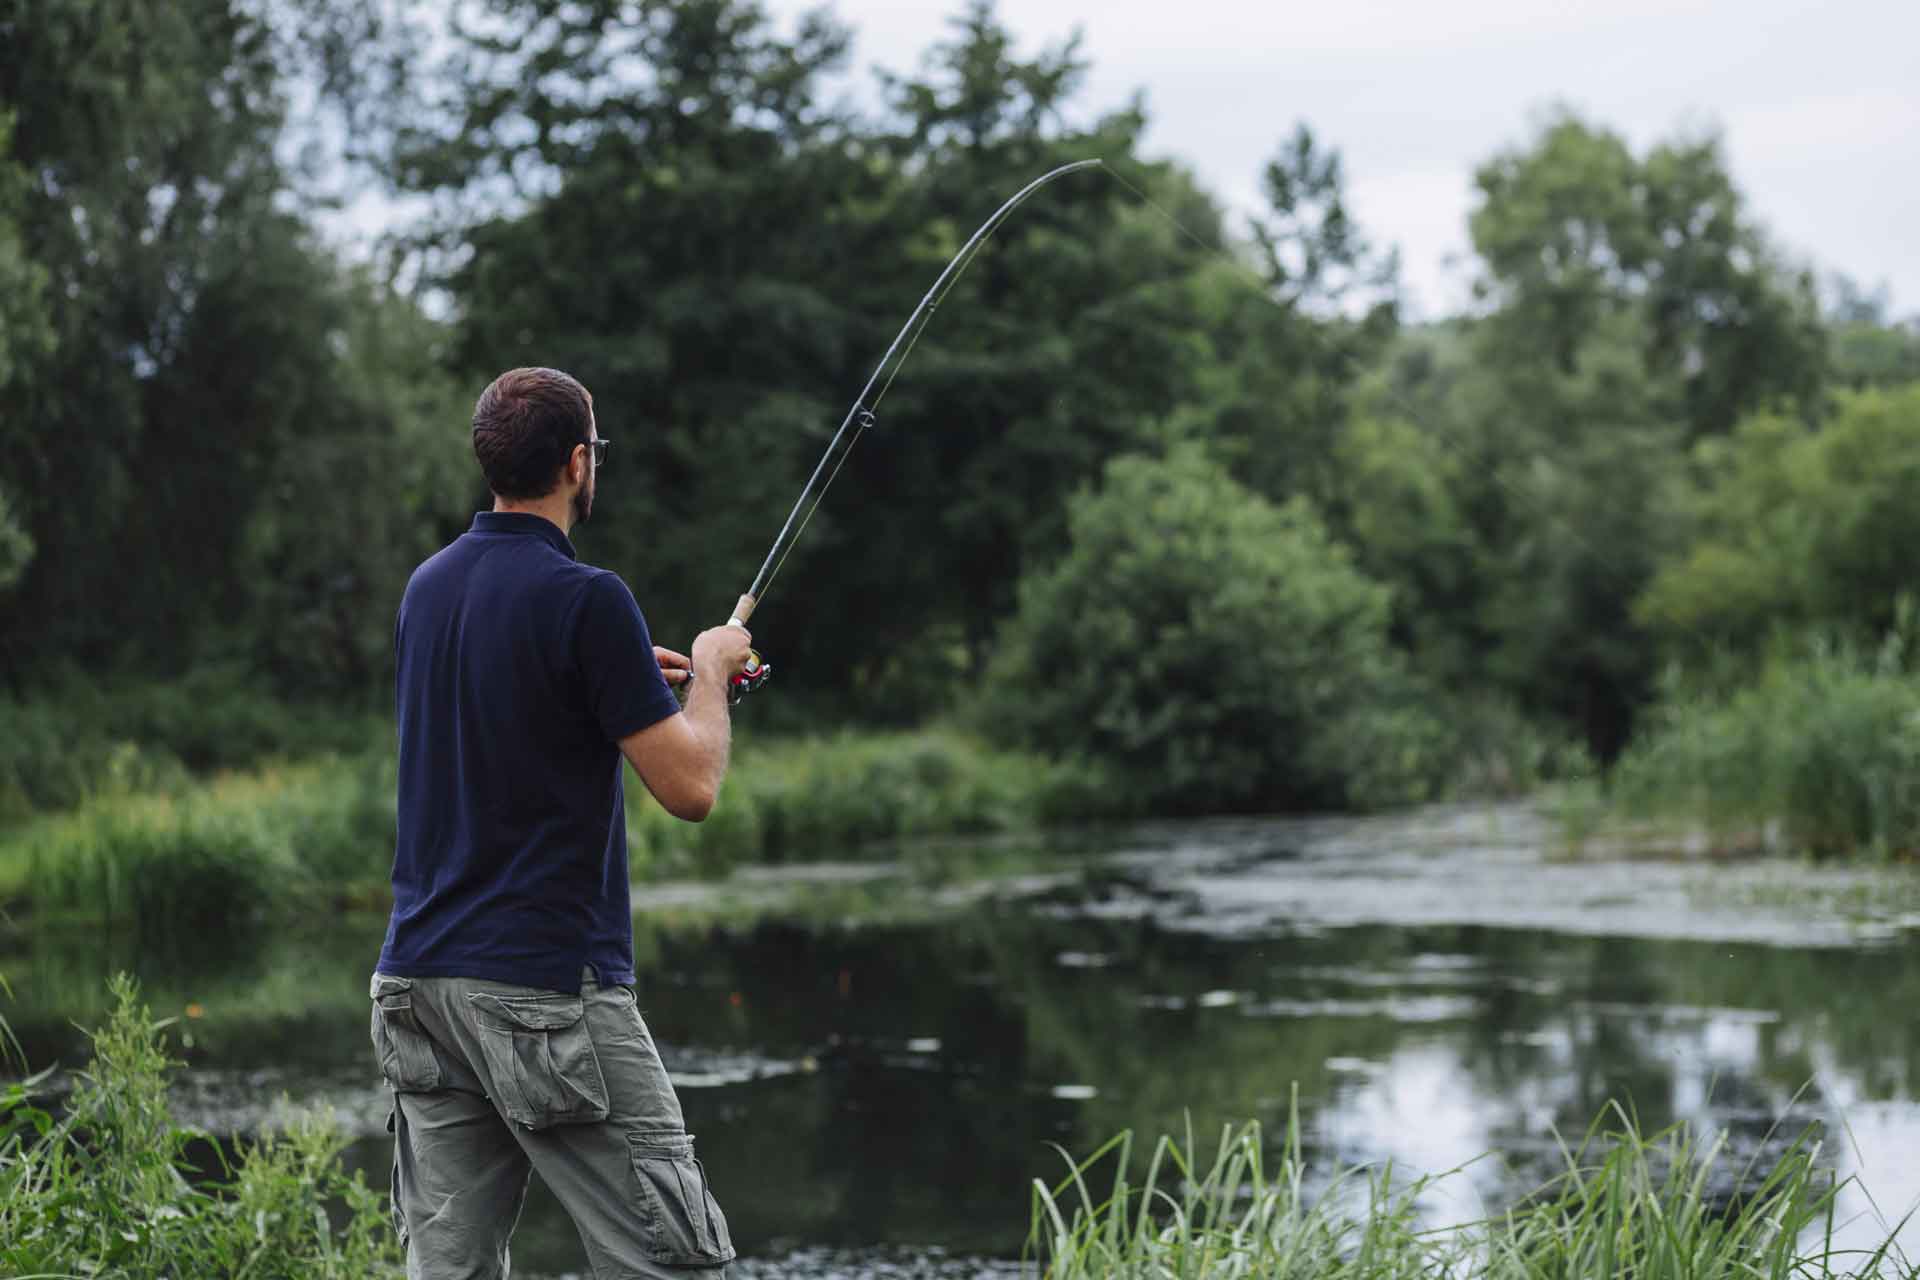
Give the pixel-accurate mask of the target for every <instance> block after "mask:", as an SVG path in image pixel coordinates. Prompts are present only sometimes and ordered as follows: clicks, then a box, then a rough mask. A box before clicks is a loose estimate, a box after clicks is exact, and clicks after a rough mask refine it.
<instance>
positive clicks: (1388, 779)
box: [981, 451, 1445, 813]
mask: <svg viewBox="0 0 1920 1280" xmlns="http://www.w3.org/2000/svg"><path fill="white" fill-rule="evenodd" d="M1069 526H1070V530H1071V545H1070V547H1069V549H1068V551H1067V553H1066V554H1065V556H1063V557H1062V558H1061V559H1060V560H1059V561H1058V562H1057V563H1055V564H1053V565H1052V566H1050V567H1047V568H1044V569H1041V570H1039V571H1037V572H1034V573H1032V574H1030V575H1029V576H1028V577H1027V578H1026V580H1024V581H1023V582H1022V583H1021V585H1020V592H1019V600H1020V603H1019V609H1018V612H1017V614H1016V615H1015V617H1014V618H1013V619H1012V621H1011V622H1010V623H1009V624H1008V625H1007V627H1006V628H1005V630H1004V632H1003V634H1002V637H1001V651H1000V655H999V658H998V660H997V662H996V665H995V666H994V668H993V670H992V671H991V681H990V685H989V687H988V689H987V690H986V691H985V693H984V694H983V697H982V707H981V714H982V718H983V720H984V722H985V724H986V725H987V726H988V727H989V728H990V729H991V730H994V731H998V732H1001V733H1003V734H1005V735H1006V736H1007V737H1009V738H1010V739H1012V740H1014V741H1017V742H1020V743H1023V744H1025V745H1027V746H1029V747H1032V748H1036V749H1038V750H1040V751H1042V752H1045V753H1047V754H1050V755H1055V756H1069V755H1071V756H1079V757H1084V758H1088V759H1092V760H1095V761H1097V762H1099V764H1100V765H1101V766H1102V767H1103V768H1104V769H1107V770H1109V771H1110V772H1111V774H1112V776H1113V778H1114V780H1115V782H1116V784H1117V785H1118V786H1120V787H1121V788H1122V789H1123V791H1124V792H1125V793H1126V796H1127V799H1128V801H1129V802H1130V803H1132V804H1133V805H1135V806H1137V807H1140V808H1145V809H1147V810H1150V811H1153V812H1162V813H1165V812H1176V813H1177V812H1200V811H1209V810H1249V809H1291V808H1300V807H1308V806H1316V807H1343V806H1370V805H1377V804H1387V803H1399V802H1404V801H1410V800H1417V799H1421V798H1423V797H1424V796H1425V795H1426V794H1428V792H1429V791H1430V789H1431V786H1432V783H1433V781H1434V779H1435V777H1436V776H1437V773H1438V766H1439V763H1440V761H1441V760H1442V759H1443V758H1444V755H1445V744H1444V739H1443V734H1442V731H1441V726H1440V725H1439V724H1438V722H1437V721H1436V720H1435V719H1434V718H1433V717H1432V716H1431V715H1430V714H1429V713H1428V712H1426V711H1425V710H1424V709H1423V701H1424V700H1423V698H1422V697H1421V690H1420V689H1419V688H1418V687H1417V686H1416V685H1415V683H1414V682H1413V680H1412V679H1411V678H1410V676H1409V675H1408V674H1407V672H1406V670H1405V669H1404V667H1403V665H1402V664H1401V662H1400V660H1399V658H1398V656H1397V655H1396V654H1395V653H1394V651H1393V650H1392V649H1391V648H1390V647H1389V645H1388V642H1387V614H1388V592H1387V589H1386V588H1385V587H1383V586H1381V585H1379V584H1378V583H1375V582H1373V581H1371V580H1370V579H1368V578H1367V577H1365V576H1364V575H1363V574H1361V573H1360V572H1359V571H1358V570H1357V569H1356V568H1354V566H1353V564H1352V562H1351V557H1350V556H1349V554H1348V553H1347V551H1346V550H1345V548H1343V547H1342V546H1340V545H1339V544H1338V543H1336V542H1335V541H1334V540H1333V538H1332V537H1331V536H1330V535H1329V534H1328V532H1327V529H1326V527H1325V525H1324V524H1323V523H1322V522H1321V520H1320V518H1319V516H1318V515H1317V514H1316V513H1315V512H1314V510H1313V508H1312V507H1311V506H1310V505H1309V504H1308V503H1307V502H1306V501H1305V500H1303V499H1296V500H1295V501H1293V502H1290V503H1288V504H1287V505H1285V506H1283V507H1275V506H1273V505H1272V504H1270V503H1268V502H1266V501H1265V500H1264V499H1262V498H1260V497H1259V496H1257V495H1255V494H1253V493H1251V492H1249V491H1248V490H1246V489H1245V488H1243V487H1242V486H1241V485H1239V484H1238V483H1236V482H1235V481H1234V480H1233V478H1232V477H1231V476H1229V475H1228V474H1227V473H1226V472H1225V471H1224V470H1222V469H1220V467H1219V466H1218V465H1216V464H1215V463H1213V462H1210V461H1208V460H1206V459H1205V458H1203V457H1201V456H1199V455H1198V454H1196V453H1193V452H1188V451H1180V452H1176V453H1174V454H1173V455H1172V456H1170V457H1168V458H1166V459H1164V460H1160V459H1151V458H1144V457H1126V458H1120V459H1117V460H1115V461H1114V462H1113V463H1111V464H1110V465H1109V466H1108V468H1107V471H1106V476H1105V483H1104V486H1103V488H1102V489H1101V490H1100V491H1099V492H1097V493H1082V494H1081V495H1079V496H1078V497H1076V498H1075V499H1074V501H1073V503H1072V506H1071V509H1070V511H1069Z"/></svg>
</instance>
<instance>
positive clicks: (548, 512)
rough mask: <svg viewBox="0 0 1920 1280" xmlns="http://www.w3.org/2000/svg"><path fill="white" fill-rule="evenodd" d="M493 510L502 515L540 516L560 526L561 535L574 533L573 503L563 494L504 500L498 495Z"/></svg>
mask: <svg viewBox="0 0 1920 1280" xmlns="http://www.w3.org/2000/svg"><path fill="white" fill-rule="evenodd" d="M493 509H494V510H495V511H498V512H502V513H506V512H512V513H514V514H516V515H523V516H539V517H541V518H542V519H544V520H548V521H551V522H552V523H553V524H556V525H558V526H559V527H560V532H561V533H564V534H572V532H573V503H572V502H570V501H569V500H568V499H567V498H566V497H565V496H564V495H562V494H550V495H548V496H547V497H544V498H502V497H499V496H497V495H496V496H495V497H494V500H493Z"/></svg>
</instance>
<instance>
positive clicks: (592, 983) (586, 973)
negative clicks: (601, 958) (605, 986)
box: [580, 964, 600, 991]
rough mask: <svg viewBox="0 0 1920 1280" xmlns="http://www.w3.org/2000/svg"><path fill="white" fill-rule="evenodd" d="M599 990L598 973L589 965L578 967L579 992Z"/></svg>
mask: <svg viewBox="0 0 1920 1280" xmlns="http://www.w3.org/2000/svg"><path fill="white" fill-rule="evenodd" d="M599 989H600V971H599V970H597V969H595V968H594V967H593V966H592V965H591V964H583V965H581V966H580V990H582V991H597V990H599Z"/></svg>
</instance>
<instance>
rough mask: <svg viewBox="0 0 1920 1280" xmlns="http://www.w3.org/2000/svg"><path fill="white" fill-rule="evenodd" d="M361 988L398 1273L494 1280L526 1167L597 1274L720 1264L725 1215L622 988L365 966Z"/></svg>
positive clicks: (600, 1277) (705, 1276)
mask: <svg viewBox="0 0 1920 1280" xmlns="http://www.w3.org/2000/svg"><path fill="white" fill-rule="evenodd" d="M370 994H371V996H372V999H373V1044H374V1051H375V1052H376V1054H377V1055H378V1056H379V1059H380V1072H381V1074H382V1075H383V1076H385V1077H386V1081H387V1085H388V1087H389V1088H391V1089H392V1091H393V1111H392V1114H391V1115H390V1117H389V1119H388V1127H389V1128H390V1129H392V1131H393V1138H394V1143H393V1207H394V1218H395V1225H396V1226H397V1227H398V1229H399V1232H400V1240H401V1244H402V1246H403V1247H404V1248H405V1250H406V1254H407V1276H408V1280H469V1278H471V1280H504V1277H506V1276H507V1274H508V1266H509V1263H508V1254H507V1241H508V1238H509V1237H510V1236H511V1235H512V1234H513V1228H514V1224H515V1222H516V1221H517V1220H518V1218H519V1216H520V1208H521V1205H522V1203H523V1202H524V1200H525V1197H526V1189H527V1175H528V1172H529V1170H531V1169H537V1170H539V1172H540V1177H541V1180H542V1181H544V1182H545V1183H546V1185H547V1186H548V1188H549V1189H551V1190H552V1192H553V1194H554V1196H555V1198H556V1199H558V1200H559V1201H560V1203H561V1205H562V1206H563V1207H564V1208H565V1209H566V1211H567V1213H568V1215H569V1216H571V1217H572V1219H573V1223H574V1226H575V1227H576V1228H578V1230H579V1232H580V1239H581V1242H582V1243H583V1244H584V1245H585V1246H586V1251H587V1259H588V1262H589V1263H590V1264H591V1266H592V1268H593V1274H594V1276H595V1277H596V1278H597V1280H669V1278H670V1280H721V1278H723V1277H724V1276H725V1275H726V1264H727V1263H728V1262H730V1261H731V1260H732V1259H733V1257H734V1250H733V1243H732V1240H731V1238H730V1237H729V1235H728V1232H727V1220H726V1218H725V1216H724V1215H722V1213H721V1212H720V1206H719V1205H718V1204H717V1203H715V1201H714V1198H713V1195H712V1193H711V1192H710V1191H708V1189H707V1180H706V1173H705V1171H704V1170H703V1169H702V1168H701V1165H700V1162H699V1161H698V1160H696V1159H695V1158H694V1155H693V1135H692V1134H689V1133H688V1132H687V1131H686V1123H685V1121H684V1120H683V1119H682V1117H681V1113H680V1100H679V1099H678V1098H677V1097H675V1096H674V1092H673V1084H672V1082H671V1081H670V1080H668V1078H667V1073H666V1069H665V1068H664V1067H663V1066H661V1063H660V1054H659V1052H658V1051H657V1050H656V1049H655V1048H654V1044H653V1037H652V1036H651V1035H649V1034H648V1032H647V1027H646V1023H645V1022H643V1021H642V1020H641V1017H640V1012H639V1010H638V1008H636V1007H635V1003H634V995H633V991H632V989H630V988H628V987H621V986H612V987H602V986H600V985H599V984H598V983H597V982H594V981H592V970H591V969H589V970H588V972H587V975H586V977H584V978H583V980H582V985H581V990H580V994H579V995H569V994H566V993H564V992H558V991H544V990H539V989H536V988H532V987H518V986H512V985H509V984H507V983H503V982H488V981H484V980H481V979H474V978H402V977H396V976H393V975H391V974H384V973H376V974H374V975H373V982H372V986H371V991H370Z"/></svg>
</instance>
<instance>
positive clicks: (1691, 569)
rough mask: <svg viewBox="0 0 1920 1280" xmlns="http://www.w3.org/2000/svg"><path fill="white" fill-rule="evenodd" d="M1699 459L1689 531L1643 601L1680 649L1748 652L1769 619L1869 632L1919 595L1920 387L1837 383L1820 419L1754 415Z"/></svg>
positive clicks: (1770, 624) (1706, 447) (1646, 613)
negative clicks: (1831, 407)
mask: <svg viewBox="0 0 1920 1280" xmlns="http://www.w3.org/2000/svg"><path fill="white" fill-rule="evenodd" d="M1696 467H1697V470H1698V472H1699V474H1700V477H1701V479H1700V483H1699V487H1698V489H1697V491H1696V493H1695V495H1694V497H1693V499H1692V502H1691V504H1690V514H1691V518H1692V524H1693V529H1694V534H1693V537H1692V538H1691V539H1690V541H1689V543H1688V545H1687V546H1686V547H1685V549H1684V550H1683V551H1681V552H1679V553H1677V554H1675V555H1673V556H1671V557H1669V558H1668V559H1667V560H1666V561H1665V562H1664V563H1663V564H1662V565H1661V567H1660V571H1659V573H1658V574H1657V575H1656V576H1655V578H1654V579H1653V581H1652V583H1651V585H1650V586H1649V587H1648V589H1647V592H1646V595H1645V597H1644V598H1643V599H1642V600H1641V601H1640V604H1639V612H1640V614H1641V616H1642V617H1643V618H1645V619H1646V621H1647V622H1648V623H1649V624H1651V625H1652V626H1654V627H1656V628H1658V629H1659V631H1660V632H1661V633H1662V634H1663V635H1664V636H1665V637H1667V639H1668V641H1669V643H1670V644H1672V645H1673V646H1674V647H1675V649H1676V651H1678V652H1681V653H1692V654H1694V655H1698V654H1700V653H1701V652H1702V651H1703V650H1705V649H1709V648H1711V647H1714V646H1720V647H1725V648H1728V649H1731V650H1733V651H1735V652H1744V653H1752V652H1754V651H1755V650H1756V649H1757V648H1758V647H1759V646H1760V645H1761V644H1762V643H1763V642H1764V641H1765V639H1766V638H1767V633H1768V631H1769V630H1770V629H1771V628H1774V627H1776V626H1787V627H1805V626H1809V625H1811V626H1821V627H1838V628H1841V629H1844V630H1849V631H1854V632H1857V633H1861V634H1864V635H1866V636H1875V635H1878V634H1879V633H1880V632H1882V631H1884V630H1886V629H1887V628H1889V627H1891V626H1892V625H1893V623H1894V620H1895V613H1896V609H1897V607H1898V606H1897V602H1898V600H1899V599H1900V597H1901V596H1903V595H1905V596H1913V595H1915V594H1916V593H1920V573H1916V572H1915V570H1914V556H1913V548H1914V547H1915V546H1920V385H1915V384H1909V385H1907V386H1904V387H1900V388H1896V389H1894V390H1887V391H1882V390H1868V391H1861V392H1844V393H1842V394H1841V395H1840V396H1839V399H1838V406H1837V408H1836V410H1835V412H1834V414H1833V416H1832V417H1831V418H1830V419H1829V420H1828V421H1827V422H1826V423H1825V424H1824V425H1822V426H1821V427H1819V428H1817V429H1809V428H1808V427H1806V426H1805V425H1804V424H1803V423H1801V422H1799V421H1798V420H1797V419H1795V418H1793V417H1790V416H1787V415H1783V414H1777V413H1762V414H1755V415H1753V416H1752V417H1749V418H1748V419H1746V420H1745V421H1743V422H1742V423H1741V424H1740V426H1739V429H1738V430H1736V431H1735V432H1734V434H1733V435H1732V436H1731V437H1730V438H1728V439H1726V440H1724V441H1709V442H1706V443H1703V444H1702V445H1701V446H1700V449H1699V450H1698V453H1697V456H1696Z"/></svg>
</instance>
